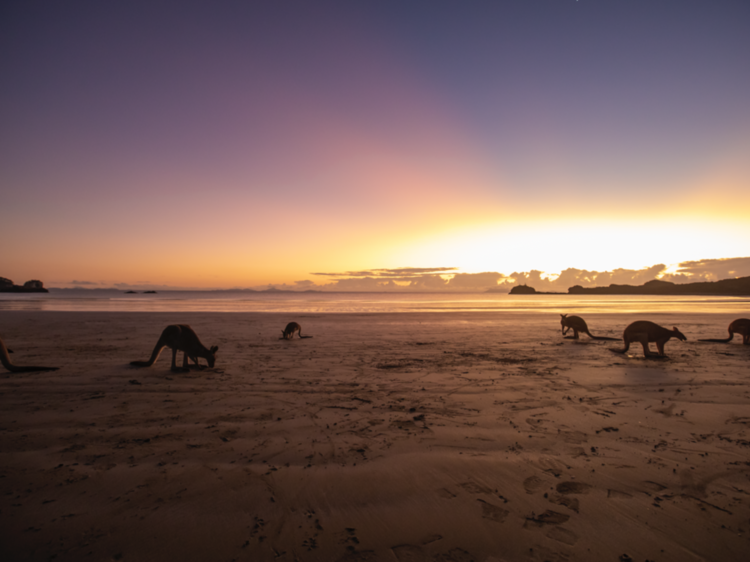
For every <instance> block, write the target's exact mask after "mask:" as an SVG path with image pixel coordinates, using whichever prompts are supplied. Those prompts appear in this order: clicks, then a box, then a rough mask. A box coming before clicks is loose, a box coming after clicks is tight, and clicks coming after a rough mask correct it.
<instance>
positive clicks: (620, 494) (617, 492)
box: [607, 490, 633, 499]
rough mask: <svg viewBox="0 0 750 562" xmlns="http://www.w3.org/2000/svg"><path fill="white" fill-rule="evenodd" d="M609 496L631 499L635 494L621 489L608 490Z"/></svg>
mask: <svg viewBox="0 0 750 562" xmlns="http://www.w3.org/2000/svg"><path fill="white" fill-rule="evenodd" d="M607 497H608V498H614V499H629V498H632V497H633V496H632V495H631V494H628V493H627V492H621V491H620V490H607Z"/></svg>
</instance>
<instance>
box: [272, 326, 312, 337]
mask: <svg viewBox="0 0 750 562" xmlns="http://www.w3.org/2000/svg"><path fill="white" fill-rule="evenodd" d="M295 332H297V335H298V336H299V337H300V339H305V338H311V337H312V336H303V335H302V326H300V325H299V324H297V323H296V322H289V324H287V325H286V328H284V329H283V330H281V337H280V338H279V339H281V340H291V339H294V333H295Z"/></svg>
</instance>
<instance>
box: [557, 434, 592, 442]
mask: <svg viewBox="0 0 750 562" xmlns="http://www.w3.org/2000/svg"><path fill="white" fill-rule="evenodd" d="M560 437H562V439H563V441H565V442H566V443H570V444H572V445H581V444H582V443H587V442H588V435H587V434H585V433H583V432H582V431H561V432H560Z"/></svg>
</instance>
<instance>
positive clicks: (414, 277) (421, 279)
mask: <svg viewBox="0 0 750 562" xmlns="http://www.w3.org/2000/svg"><path fill="white" fill-rule="evenodd" d="M457 269H458V268H455V267H437V268H434V269H430V268H409V267H404V268H399V269H371V270H366V271H347V272H342V273H324V272H319V273H313V274H312V275H315V276H316V277H325V278H328V279H331V281H329V282H315V281H311V280H305V281H297V282H296V283H295V284H294V285H274V286H273V287H274V288H277V289H292V290H297V291H299V290H323V291H456V292H460V291H487V290H489V289H497V290H499V291H501V292H504V291H510V289H511V288H512V287H513V286H515V285H524V284H525V285H530V286H532V287H534V288H535V289H536V290H537V291H554V292H567V291H568V289H569V288H570V287H573V286H574V285H580V286H582V287H606V286H608V285H611V284H618V285H642V284H643V283H646V282H647V281H651V280H653V279H657V278H658V279H661V280H662V281H671V282H673V283H696V282H701V281H719V280H721V279H730V278H735V277H746V276H750V257H746V258H728V259H711V260H699V261H686V262H682V263H680V264H678V266H677V268H676V270H675V271H674V272H667V270H668V269H669V268H668V266H666V265H665V264H657V265H653V266H651V267H647V268H645V269H615V270H612V271H589V270H586V269H576V268H572V267H571V268H568V269H566V270H564V271H562V272H561V273H560V274H559V275H558V276H550V277H548V276H547V274H545V273H544V272H542V271H537V270H531V271H522V272H513V273H511V274H510V275H505V274H502V273H498V272H494V271H488V272H484V273H458V272H457Z"/></svg>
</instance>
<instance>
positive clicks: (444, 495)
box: [437, 488, 456, 500]
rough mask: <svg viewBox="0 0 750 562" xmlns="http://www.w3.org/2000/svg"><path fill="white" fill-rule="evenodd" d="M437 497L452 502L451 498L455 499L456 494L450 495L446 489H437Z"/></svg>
mask: <svg viewBox="0 0 750 562" xmlns="http://www.w3.org/2000/svg"><path fill="white" fill-rule="evenodd" d="M437 495H438V496H440V497H441V498H445V499H447V500H452V499H453V498H455V497H456V494H454V493H452V492H451V491H450V490H448V489H447V488H440V489H439V490H438V491H437Z"/></svg>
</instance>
